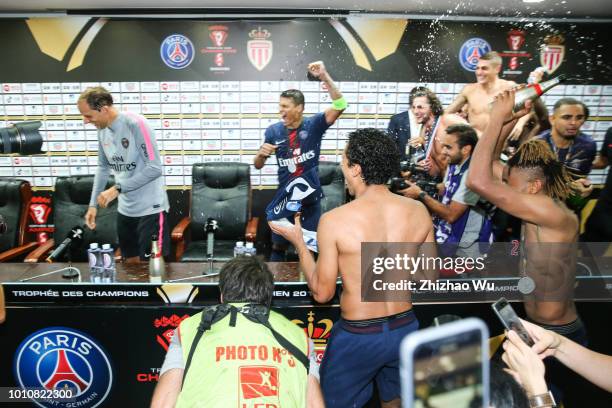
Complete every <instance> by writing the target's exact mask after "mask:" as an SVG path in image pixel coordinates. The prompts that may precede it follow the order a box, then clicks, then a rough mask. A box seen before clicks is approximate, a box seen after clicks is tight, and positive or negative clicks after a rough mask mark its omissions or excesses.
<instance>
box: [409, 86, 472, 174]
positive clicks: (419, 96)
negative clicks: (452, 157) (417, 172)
mask: <svg viewBox="0 0 612 408" xmlns="http://www.w3.org/2000/svg"><path fill="white" fill-rule="evenodd" d="M411 109H412V113H413V115H414V118H415V120H416V122H417V123H418V124H419V125H422V126H421V132H420V133H419V136H418V137H415V138H412V139H410V140H409V143H410V145H411V146H413V147H416V148H417V149H419V148H421V149H422V152H423V153H424V154H426V156H425V159H424V160H422V161H420V162H419V163H418V164H419V165H420V166H421V167H423V168H424V169H425V170H427V171H428V172H429V175H431V176H433V177H438V176H440V177H441V176H443V175H444V171H445V170H446V166H447V159H446V156H445V155H444V154H442V144H441V140H442V138H443V137H444V136H445V135H446V129H447V128H448V127H449V126H451V125H456V124H459V123H462V124H467V122H466V121H465V119H463V118H462V117H461V116H459V115H455V114H448V115H447V114H443V109H442V103H441V102H440V100H439V99H438V97H437V96H436V94H435V93H433V92H432V91H430V90H429V89H427V88H425V89H424V90H421V91H417V92H416V93H415V94H414V95H413V97H412V106H411ZM430 144H431V146H430Z"/></svg>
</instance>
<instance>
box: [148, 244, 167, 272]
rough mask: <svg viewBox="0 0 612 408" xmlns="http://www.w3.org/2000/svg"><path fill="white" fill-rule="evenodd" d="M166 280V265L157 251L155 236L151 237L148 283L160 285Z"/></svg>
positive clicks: (158, 250) (157, 245)
mask: <svg viewBox="0 0 612 408" xmlns="http://www.w3.org/2000/svg"><path fill="white" fill-rule="evenodd" d="M165 280H166V263H165V262H164V257H163V256H162V253H161V251H160V249H159V244H158V242H157V235H155V234H154V235H153V236H151V257H150V258H149V281H150V282H152V283H161V282H163V281H165Z"/></svg>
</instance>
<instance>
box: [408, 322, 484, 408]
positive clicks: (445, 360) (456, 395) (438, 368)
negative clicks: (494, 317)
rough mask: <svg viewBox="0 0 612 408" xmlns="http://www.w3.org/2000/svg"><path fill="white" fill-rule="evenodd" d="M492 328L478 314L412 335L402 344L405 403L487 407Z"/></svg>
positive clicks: (420, 406)
mask: <svg viewBox="0 0 612 408" xmlns="http://www.w3.org/2000/svg"><path fill="white" fill-rule="evenodd" d="M488 344H489V330H488V329H487V326H486V325H485V324H484V322H483V321H482V320H480V319H476V318H468V319H462V320H459V321H456V322H452V323H447V324H443V325H441V326H438V327H430V328H427V329H424V330H419V331H417V332H414V333H412V334H409V335H408V336H406V338H404V340H402V343H401V345H400V380H401V386H402V406H403V407H404V408H409V407H410V408H411V407H415V408H427V407H453V408H470V407H475V406H477V407H488V406H489V346H488Z"/></svg>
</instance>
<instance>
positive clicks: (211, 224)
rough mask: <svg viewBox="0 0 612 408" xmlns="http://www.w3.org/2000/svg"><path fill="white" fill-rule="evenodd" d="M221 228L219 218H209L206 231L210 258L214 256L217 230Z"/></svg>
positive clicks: (207, 249) (207, 253)
mask: <svg viewBox="0 0 612 408" xmlns="http://www.w3.org/2000/svg"><path fill="white" fill-rule="evenodd" d="M218 228H219V224H218V223H217V220H215V219H214V218H208V219H207V220H206V225H205V226H204V231H206V256H207V257H208V258H209V259H210V258H212V257H213V252H214V247H215V231H216V230H217V229H218Z"/></svg>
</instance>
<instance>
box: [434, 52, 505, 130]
mask: <svg viewBox="0 0 612 408" xmlns="http://www.w3.org/2000/svg"><path fill="white" fill-rule="evenodd" d="M501 68H502V59H501V57H500V56H499V54H498V53H496V52H495V51H491V52H487V53H486V54H485V55H483V56H482V57H480V60H479V61H478V65H477V66H476V83H475V84H468V85H466V86H465V87H464V88H463V89H462V90H461V93H460V94H459V95H457V97H456V98H455V100H454V101H453V103H451V104H450V105H449V106H448V108H446V110H445V111H444V112H445V113H458V112H460V111H461V108H462V107H463V105H465V104H467V105H468V120H469V122H470V125H471V126H472V127H473V128H474V129H476V133H478V135H479V136H480V135H481V134H482V132H484V130H485V129H486V127H487V124H488V123H489V115H490V110H491V109H490V107H489V104H490V103H491V101H493V98H494V97H495V95H497V94H499V93H500V92H502V91H505V90H507V89H510V88H512V87H514V86H516V83H515V82H514V81H506V80H505V79H501V78H499V72H500V71H501Z"/></svg>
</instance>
